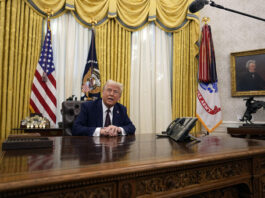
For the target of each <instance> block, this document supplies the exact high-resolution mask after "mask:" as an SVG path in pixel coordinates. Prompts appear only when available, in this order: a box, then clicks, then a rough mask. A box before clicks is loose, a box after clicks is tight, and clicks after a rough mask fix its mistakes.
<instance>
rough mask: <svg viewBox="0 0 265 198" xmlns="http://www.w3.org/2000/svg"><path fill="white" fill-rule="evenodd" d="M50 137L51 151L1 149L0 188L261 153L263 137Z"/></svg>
mask: <svg viewBox="0 0 265 198" xmlns="http://www.w3.org/2000/svg"><path fill="white" fill-rule="evenodd" d="M51 139H52V140H53V141H54V145H53V148H51V149H27V150H12V151H1V153H0V163H1V164H0V175H1V177H0V191H1V190H4V189H5V188H7V187H8V188H12V186H16V187H17V186H23V187H25V186H27V185H29V186H30V185H32V182H33V181H34V182H35V183H38V184H45V182H50V181H53V182H60V181H63V180H64V181H65V180H67V179H70V178H71V179H72V178H73V177H75V178H77V179H80V178H88V177H91V178H93V177H95V178H96V177H100V176H102V175H104V176H105V175H113V174H125V173H128V172H135V171H144V170H154V169H156V168H165V167H181V166H188V165H194V164H200V163H202V164H203V163H209V162H214V161H217V160H224V159H230V158H237V157H238V158H240V157H246V156H254V155H259V154H265V141H263V140H254V139H241V138H232V137H230V136H228V135H227V136H215V135H210V136H206V137H202V138H201V142H199V143H195V142H189V143H177V142H174V141H173V140H171V139H169V138H156V136H155V135H153V134H152V135H151V134H146V135H135V136H123V137H112V138H107V137H51ZM22 181H23V182H22Z"/></svg>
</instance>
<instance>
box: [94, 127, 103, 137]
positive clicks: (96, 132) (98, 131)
mask: <svg viewBox="0 0 265 198" xmlns="http://www.w3.org/2000/svg"><path fill="white" fill-rule="evenodd" d="M100 129H101V128H100V127H97V128H96V130H95V131H94V133H93V136H94V137H98V136H100Z"/></svg>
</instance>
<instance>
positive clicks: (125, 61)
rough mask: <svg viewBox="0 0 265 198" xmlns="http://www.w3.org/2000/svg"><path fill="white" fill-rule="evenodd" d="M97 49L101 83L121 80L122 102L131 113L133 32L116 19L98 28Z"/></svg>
mask: <svg viewBox="0 0 265 198" xmlns="http://www.w3.org/2000/svg"><path fill="white" fill-rule="evenodd" d="M95 32H96V37H95V38H96V50H97V58H98V64H99V69H100V75H101V84H102V85H104V84H105V83H106V81H107V80H108V79H112V80H115V81H117V82H120V83H122V84H123V86H124V91H123V94H122V97H121V99H120V103H121V104H123V105H125V106H126V107H127V110H128V114H129V113H130V102H129V99H130V74H131V69H130V68H131V32H129V31H127V30H126V29H124V28H122V27H121V26H120V25H119V24H118V23H117V22H116V21H115V20H109V21H108V22H107V23H106V24H105V25H104V26H99V27H97V28H96V31H95Z"/></svg>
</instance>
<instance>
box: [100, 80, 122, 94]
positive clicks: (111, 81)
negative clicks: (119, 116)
mask: <svg viewBox="0 0 265 198" xmlns="http://www.w3.org/2000/svg"><path fill="white" fill-rule="evenodd" d="M107 85H117V86H118V87H119V88H120V94H122V91H123V85H122V84H121V83H119V82H116V81H114V80H111V79H110V80H107V82H106V83H105V85H104V87H103V90H104V89H105V87H106V86H107Z"/></svg>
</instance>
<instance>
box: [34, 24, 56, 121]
mask: <svg viewBox="0 0 265 198" xmlns="http://www.w3.org/2000/svg"><path fill="white" fill-rule="evenodd" d="M56 106H57V102H56V80H55V67H54V63H53V51H52V42H51V30H50V25H49V21H48V24H47V33H46V36H45V40H44V45H43V47H42V50H41V54H40V58H39V62H38V65H37V68H36V71H35V75H34V79H33V83H32V88H31V96H30V110H31V112H33V113H41V114H42V116H43V117H46V118H47V119H49V121H50V125H51V126H55V124H56Z"/></svg>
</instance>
